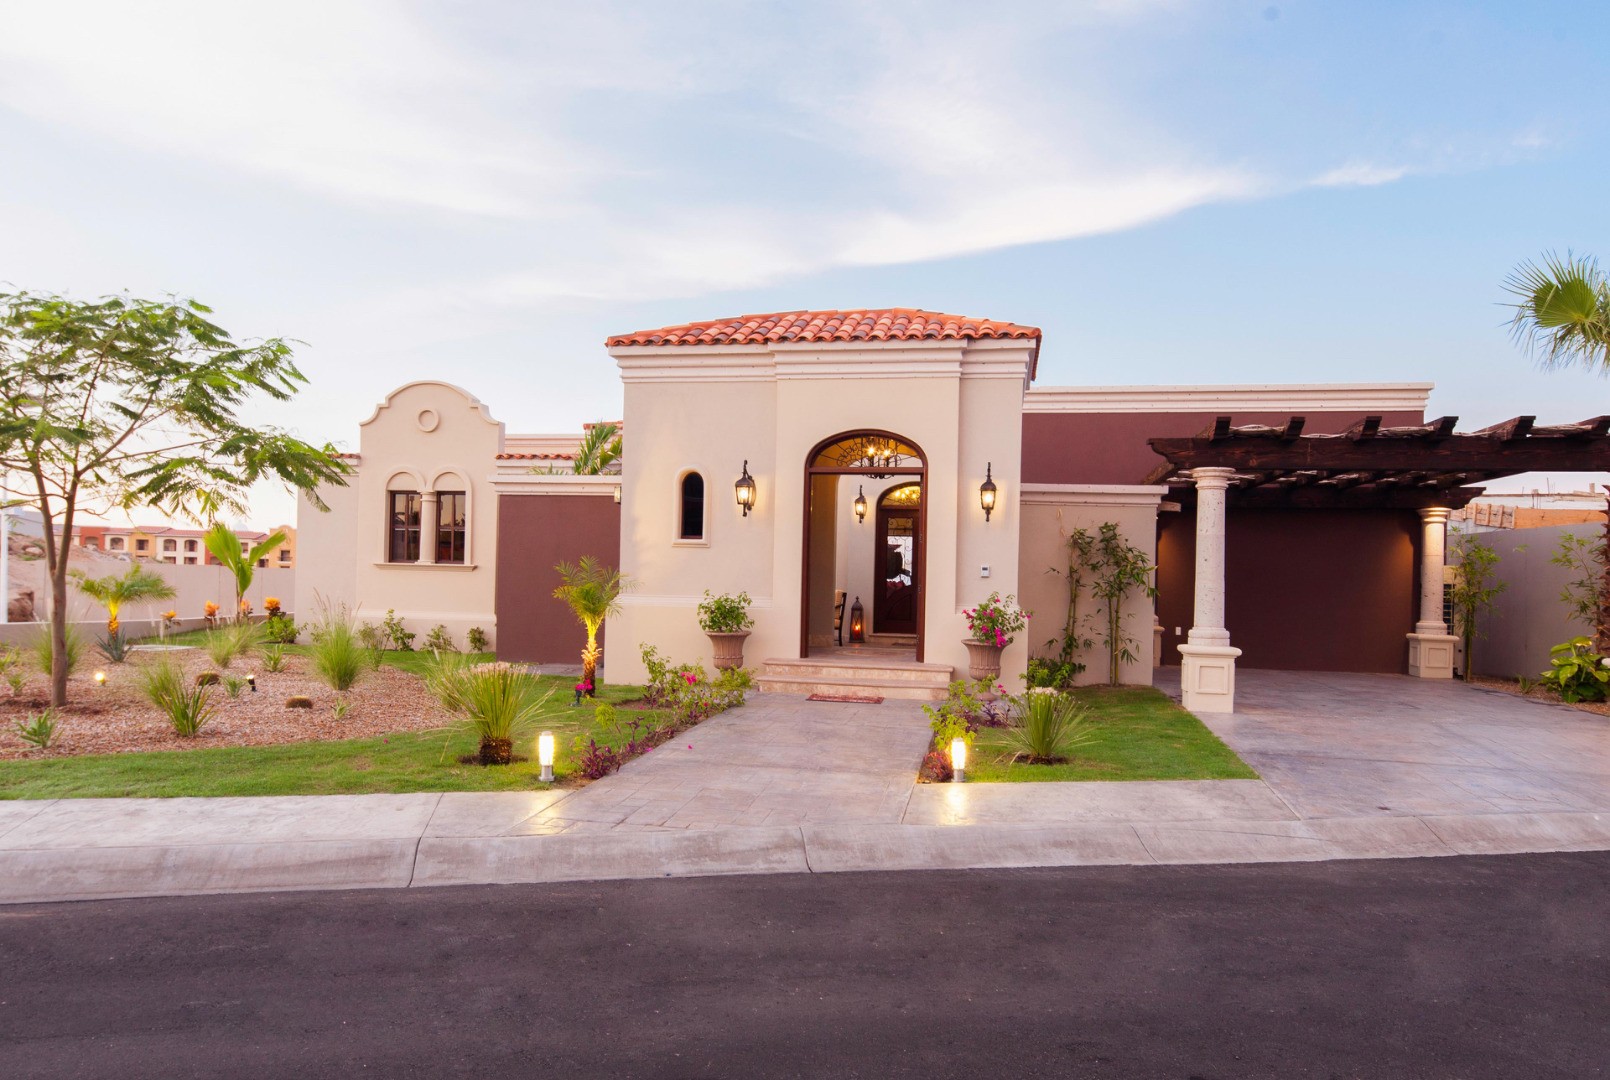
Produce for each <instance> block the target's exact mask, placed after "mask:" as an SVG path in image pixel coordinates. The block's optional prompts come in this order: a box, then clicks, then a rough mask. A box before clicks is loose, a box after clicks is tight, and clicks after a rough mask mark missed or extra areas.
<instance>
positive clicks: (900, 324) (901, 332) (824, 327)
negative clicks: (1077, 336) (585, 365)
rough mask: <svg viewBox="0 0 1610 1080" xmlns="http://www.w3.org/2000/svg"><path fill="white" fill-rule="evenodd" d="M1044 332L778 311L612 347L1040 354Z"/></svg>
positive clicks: (932, 317)
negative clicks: (997, 346) (814, 345)
mask: <svg viewBox="0 0 1610 1080" xmlns="http://www.w3.org/2000/svg"><path fill="white" fill-rule="evenodd" d="M1040 336H1041V335H1040V328H1039V327H1037V326H1022V325H1019V324H1017V323H1010V322H1000V321H997V320H994V319H982V318H976V317H974V316H970V315H948V314H946V313H944V312H940V311H926V310H924V309H922V308H856V309H851V310H845V311H840V310H830V311H808V310H803V309H802V310H798V311H778V312H769V313H764V314H753V315H738V316H734V317H731V318H723V319H706V320H702V321H699V322H690V323H681V324H678V325H676V326H662V327H658V328H655V329H651V330H634V331H632V332H631V333H627V334H617V335H614V336H613V337H610V338H607V339H606V340H605V344H606V346H608V347H610V348H614V347H616V346H630V345H769V344H778V343H789V342H836V341H839V342H842V341H935V340H982V339H1011V338H1017V339H1023V340H1031V341H1033V342H1034V343H1035V344H1034V347H1035V351H1036V353H1038V351H1039V343H1040Z"/></svg>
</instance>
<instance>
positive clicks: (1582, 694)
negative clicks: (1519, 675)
mask: <svg viewBox="0 0 1610 1080" xmlns="http://www.w3.org/2000/svg"><path fill="white" fill-rule="evenodd" d="M1549 664H1550V665H1552V666H1551V667H1550V668H1549V669H1548V670H1547V671H1545V672H1543V675H1542V677H1541V678H1539V679H1538V682H1540V683H1542V684H1543V685H1544V686H1547V687H1548V688H1549V689H1551V690H1553V691H1555V692H1556V693H1558V694H1559V695H1560V700H1561V701H1569V702H1571V703H1573V704H1575V703H1576V702H1579V701H1603V700H1604V699H1605V698H1606V697H1610V657H1603V656H1600V655H1598V654H1597V653H1596V652H1594V651H1593V641H1592V640H1591V639H1589V638H1585V637H1576V638H1572V639H1571V640H1570V641H1567V642H1565V643H1563V644H1560V645H1556V646H1554V648H1552V649H1550V650H1549Z"/></svg>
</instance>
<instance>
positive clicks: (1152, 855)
mask: <svg viewBox="0 0 1610 1080" xmlns="http://www.w3.org/2000/svg"><path fill="white" fill-rule="evenodd" d="M1279 678H1281V679H1283V680H1287V682H1290V680H1291V677H1290V676H1288V675H1286V674H1284V673H1280V674H1279ZM1280 689H1281V701H1283V702H1285V703H1287V707H1285V708H1281V709H1277V708H1275V707H1274V706H1273V705H1272V704H1268V703H1263V702H1259V701H1258V697H1257V695H1256V694H1255V693H1249V694H1248V698H1249V710H1248V712H1247V713H1246V714H1245V715H1242V714H1237V716H1235V717H1226V718H1211V724H1212V726H1213V727H1214V729H1215V730H1216V731H1218V732H1219V733H1220V734H1221V736H1223V737H1224V738H1225V739H1226V741H1227V742H1229V743H1230V744H1231V746H1232V747H1234V748H1235V749H1236V750H1237V751H1238V752H1240V753H1242V754H1243V756H1245V757H1247V758H1248V760H1249V761H1252V762H1253V764H1254V766H1255V767H1256V768H1258V769H1259V770H1260V771H1261V772H1263V774H1264V775H1265V776H1266V777H1268V780H1267V781H1265V780H1210V781H1143V782H1134V783H1120V782H1102V783H1084V784H934V785H920V784H915V783H913V777H914V776H915V773H916V769H917V764H918V762H919V760H920V758H921V755H922V753H923V751H924V749H925V748H926V746H927V739H928V734H927V731H928V729H927V723H926V721H925V720H924V718H923V717H922V714H921V711H920V709H919V708H917V707H916V706H914V705H911V704H909V703H889V704H885V705H880V706H868V705H854V704H835V703H806V702H805V701H804V700H803V699H802V698H796V697H787V696H783V695H758V696H756V697H754V698H753V699H752V703H751V704H749V705H746V706H745V707H743V708H742V709H736V710H732V711H731V712H728V713H724V714H722V715H720V716H718V717H715V718H713V719H711V720H709V721H706V722H705V723H703V724H701V725H699V726H698V727H696V728H694V729H693V730H692V731H690V732H688V733H686V734H685V735H684V736H682V737H681V738H680V739H679V740H678V741H677V742H675V743H671V744H667V745H666V746H662V747H660V748H658V749H656V750H654V751H653V752H651V753H650V754H648V755H646V756H644V757H642V758H639V759H637V760H636V761H633V762H631V763H629V764H628V765H627V766H626V767H625V768H624V769H622V770H621V771H620V772H619V773H616V774H615V775H613V776H610V777H606V778H605V779H603V780H600V781H598V782H596V783H594V784H591V785H589V786H587V787H584V788H568V789H564V788H561V789H553V790H549V791H541V792H500V793H462V792H453V793H447V794H418V795H336V796H304V797H278V798H234V799H61V800H53V801H39V802H26V801H19V802H0V902H3V903H23V902H30V901H50V900H73V899H91V898H106V897H119V896H157V895H180V894H189V893H215V892H248V891H259V890H285V889H344V888H404V887H410V886H426V885H462V884H480V883H507V882H552V881H575V880H601V879H608V878H644V877H667V876H692V875H708V874H757V873H829V872H835V871H850V870H912V869H967V868H984V867H1027V866H1077V865H1101V864H1131V865H1143V864H1152V863H1225V862H1282V861H1297V860H1320V859H1375V858H1407V857H1417V856H1431V855H1455V854H1507V853H1518V852H1542V851H1579V850H1610V801H1607V800H1610V795H1607V794H1604V793H1603V792H1604V790H1605V785H1604V784H1603V782H1602V781H1603V779H1604V775H1603V774H1604V770H1605V754H1606V749H1605V748H1606V744H1607V743H1610V738H1607V736H1606V732H1607V731H1610V728H1606V726H1605V725H1603V724H1601V723H1599V718H1591V717H1590V718H1586V719H1584V718H1583V715H1582V714H1579V713H1572V712H1570V711H1568V710H1559V709H1551V708H1549V707H1547V706H1540V705H1532V704H1530V703H1526V702H1516V701H1515V700H1514V699H1503V698H1499V697H1497V696H1493V695H1480V694H1479V692H1477V691H1473V690H1469V689H1468V688H1452V687H1430V688H1424V687H1421V686H1419V685H1417V683H1416V681H1413V680H1399V681H1397V682H1390V683H1386V682H1383V683H1381V684H1380V690H1379V693H1378V694H1377V696H1375V697H1369V696H1367V695H1362V694H1360V693H1359V691H1358V686H1356V685H1352V684H1348V685H1345V686H1340V689H1342V690H1343V691H1346V693H1343V694H1342V695H1340V696H1341V697H1342V698H1343V699H1344V700H1345V699H1347V698H1348V697H1352V698H1354V699H1356V703H1355V705H1354V706H1353V708H1354V709H1355V710H1356V713H1357V715H1354V714H1351V713H1350V714H1348V715H1339V714H1338V711H1337V706H1336V705H1334V701H1335V700H1336V699H1337V697H1338V694H1337V693H1336V690H1337V689H1338V684H1337V681H1336V678H1335V677H1327V678H1326V679H1325V680H1323V681H1319V682H1315V683H1314V689H1313V690H1312V691H1311V693H1312V694H1314V695H1315V701H1316V703H1317V702H1319V701H1329V702H1332V703H1333V704H1331V705H1330V706H1329V710H1330V711H1329V712H1328V713H1327V712H1324V711H1319V712H1314V711H1304V710H1309V709H1310V705H1311V703H1307V702H1304V701H1303V699H1302V694H1303V688H1302V686H1301V685H1296V684H1291V685H1282V686H1281V687H1280ZM1380 694H1391V695H1395V697H1394V699H1393V700H1396V701H1398V702H1399V703H1400V708H1401V709H1402V710H1403V711H1402V713H1401V714H1400V715H1398V716H1393V715H1390V714H1386V715H1383V714H1382V710H1383V709H1384V708H1386V705H1385V703H1384V702H1385V699H1383V698H1382V697H1381V696H1380ZM1472 695H1476V696H1474V697H1473V696H1472ZM1293 702H1295V703H1296V704H1292V703H1293ZM1444 702H1445V703H1446V704H1445V705H1444V704H1443V703H1444ZM1432 705H1435V706H1436V707H1435V708H1433V707H1432ZM1313 707H1314V708H1317V704H1314V705H1313ZM1484 710H1485V713H1484ZM1413 713H1421V714H1424V715H1423V717H1422V718H1420V719H1418V720H1416V719H1415V718H1414V717H1413V716H1412V715H1411V714H1413ZM1377 717H1379V721H1378V722H1379V723H1380V724H1382V725H1384V726H1386V727H1390V728H1391V729H1392V730H1393V731H1394V732H1395V734H1396V736H1397V740H1396V741H1395V742H1394V743H1393V746H1392V749H1393V754H1392V755H1390V757H1387V758H1383V755H1381V754H1379V753H1378V751H1379V750H1380V748H1381V744H1380V742H1379V738H1380V737H1379V736H1375V735H1372V734H1371V733H1370V732H1369V731H1367V730H1365V729H1364V728H1363V727H1362V725H1364V724H1365V723H1366V722H1373V721H1374V719H1375V718H1377ZM1415 723H1418V724H1419V727H1418V728H1416V727H1414V726H1413V725H1414V724H1415ZM1327 747H1329V749H1328V750H1327V749H1326V748H1327ZM1500 748H1501V750H1500ZM1567 750H1569V751H1571V752H1572V753H1570V754H1569V755H1568V754H1567V753H1566V751H1567ZM1321 751H1324V752H1321ZM1343 752H1345V753H1347V754H1349V755H1351V756H1349V757H1339V756H1338V755H1339V754H1342V753H1343ZM1545 752H1546V754H1545ZM1545 757H1546V758H1547V761H1546V760H1545ZM1411 759H1412V760H1411ZM1548 761H1554V762H1557V765H1555V766H1554V771H1552V772H1549V771H1545V770H1544V766H1545V764H1547V763H1548ZM1432 769H1435V770H1437V771H1436V773H1435V775H1436V778H1437V779H1438V781H1439V784H1440V786H1439V784H1427V783H1426V782H1425V781H1426V780H1427V779H1428V778H1429V777H1430V776H1431V773H1430V772H1429V770H1432ZM1344 777H1345V780H1346V784H1345V788H1342V787H1338V784H1339V782H1340V781H1341V780H1342V779H1343V778H1344ZM1411 793H1412V794H1415V795H1417V796H1419V798H1418V800H1417V801H1415V802H1413V803H1412V804H1411V803H1409V802H1408V801H1407V800H1406V798H1405V796H1407V795H1409V794H1411ZM1343 796H1346V797H1345V798H1344V797H1343ZM1383 799H1385V800H1387V801H1384V802H1383V801H1380V800H1383Z"/></svg>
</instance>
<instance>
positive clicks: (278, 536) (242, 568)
mask: <svg viewBox="0 0 1610 1080" xmlns="http://www.w3.org/2000/svg"><path fill="white" fill-rule="evenodd" d="M201 542H202V543H203V544H205V545H206V547H207V553H208V554H209V555H211V556H212V557H213V558H215V559H217V560H218V562H219V564H220V565H221V566H223V568H224V569H225V570H228V571H229V572H230V573H231V574H233V575H234V577H235V618H236V619H240V618H241V617H242V609H241V601H243V600H244V599H245V597H246V590H248V589H250V588H251V587H252V578H253V577H255V576H256V574H257V561H258V560H259V559H262V558H265V557H267V555H268V553H269V552H270V551H273V550H274V549H275V548H277V547H279V546H280V545H281V544H283V543H285V534H284V533H282V532H276V533H273V534H271V535H270V536H269V537H268V538H267V539H266V540H263V541H262V542H261V543H258V544H255V545H253V546H252V547H251V549H250V550H246V551H242V550H241V546H242V545H241V541H240V536H239V535H238V534H237V533H236V532H235V530H234V529H231V528H230V527H229V526H228V525H225V524H224V523H223V522H221V521H219V522H214V523H213V526H212V528H210V529H208V530H207V535H205V536H203V537H202V538H201Z"/></svg>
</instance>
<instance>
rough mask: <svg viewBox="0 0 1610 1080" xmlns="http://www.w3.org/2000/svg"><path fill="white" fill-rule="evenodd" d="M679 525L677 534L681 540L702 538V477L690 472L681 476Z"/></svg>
mask: <svg viewBox="0 0 1610 1080" xmlns="http://www.w3.org/2000/svg"><path fill="white" fill-rule="evenodd" d="M681 501H682V513H681V518H680V520H681V526H680V528H679V529H678V530H677V536H678V537H680V538H681V539H683V540H703V539H704V477H702V476H700V475H699V474H698V473H696V472H690V473H688V474H687V475H686V476H684V477H683V478H682V500H681Z"/></svg>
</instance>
